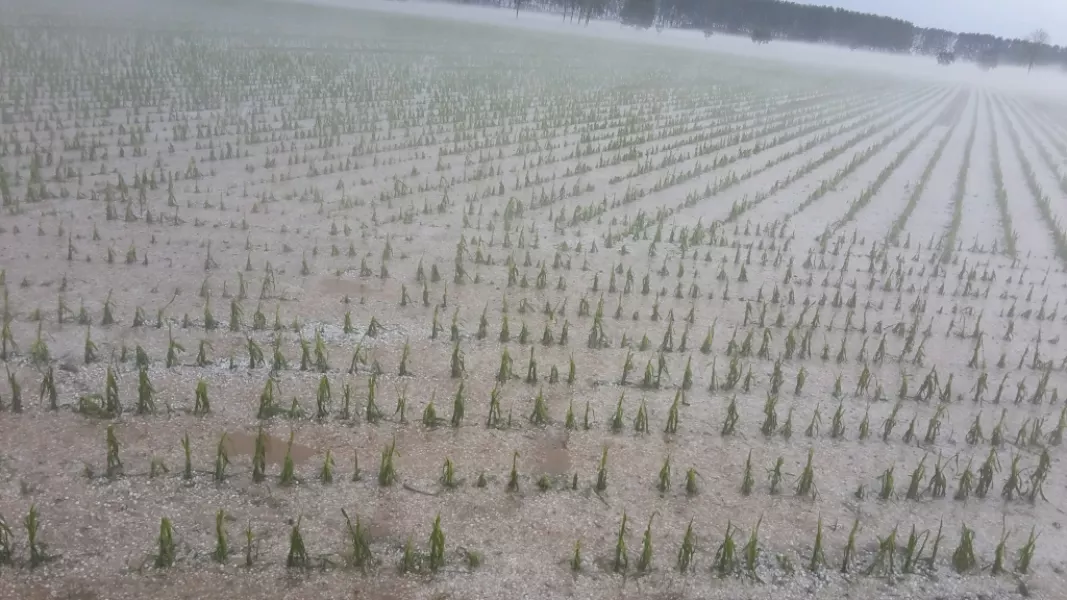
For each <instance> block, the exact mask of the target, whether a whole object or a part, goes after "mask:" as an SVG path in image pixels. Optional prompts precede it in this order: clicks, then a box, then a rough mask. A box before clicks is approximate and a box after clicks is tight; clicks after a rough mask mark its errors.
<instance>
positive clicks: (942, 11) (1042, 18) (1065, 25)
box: [796, 0, 1067, 45]
mask: <svg viewBox="0 0 1067 600" xmlns="http://www.w3.org/2000/svg"><path fill="white" fill-rule="evenodd" d="M796 1H799V2H804V3H806V4H822V5H829V6H839V7H841V8H846V9H849V10H855V11H860V12H869V13H875V14H880V15H886V16H890V17H897V18H900V19H906V20H908V21H911V22H912V23H915V24H916V25H918V26H920V27H940V28H942V29H948V30H950V31H963V32H978V33H991V34H993V35H999V36H1002V37H1025V36H1026V35H1027V34H1028V33H1029V32H1031V31H1033V30H1034V29H1037V28H1038V27H1041V28H1044V29H1045V31H1047V32H1049V35H1051V36H1052V43H1053V44H1060V45H1064V44H1067V2H1064V1H1063V0H796Z"/></svg>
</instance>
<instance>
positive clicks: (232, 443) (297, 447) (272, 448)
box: [226, 432, 319, 465]
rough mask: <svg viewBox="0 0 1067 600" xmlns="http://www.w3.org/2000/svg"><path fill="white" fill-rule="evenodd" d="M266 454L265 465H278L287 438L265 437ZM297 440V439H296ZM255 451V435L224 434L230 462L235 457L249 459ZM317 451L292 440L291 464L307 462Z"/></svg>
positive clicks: (282, 457) (282, 458)
mask: <svg viewBox="0 0 1067 600" xmlns="http://www.w3.org/2000/svg"><path fill="white" fill-rule="evenodd" d="M266 437H267V444H266V446H267V447H266V453H267V463H268V464H272V465H280V464H282V461H284V460H285V452H286V449H287V447H288V445H289V437H288V436H286V437H285V439H280V438H277V437H274V436H272V435H269V434H268V435H267V436H266ZM297 439H299V438H297ZM255 451H256V436H255V434H247V433H243V432H227V433H226V452H228V453H229V455H230V460H233V459H234V458H236V457H237V456H248V457H251V456H252V455H253V454H255ZM318 453H319V451H318V450H316V449H315V448H312V447H311V446H304V445H302V444H300V443H299V442H297V441H296V440H295V439H294V440H293V450H292V455H293V463H294V464H297V465H299V464H302V463H305V462H307V460H308V459H309V458H311V457H312V456H315V455H316V454H318Z"/></svg>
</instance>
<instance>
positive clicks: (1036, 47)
mask: <svg viewBox="0 0 1067 600" xmlns="http://www.w3.org/2000/svg"><path fill="white" fill-rule="evenodd" d="M1049 39H1050V38H1049V34H1048V32H1047V31H1045V30H1044V29H1035V30H1033V31H1032V32H1030V35H1028V36H1026V41H1027V43H1028V44H1029V47H1028V49H1027V56H1028V57H1029V63H1028V64H1027V66H1026V72H1027V73H1029V72H1030V71H1032V70H1033V68H1034V63H1035V62H1037V56H1038V54H1039V53H1040V52H1041V50H1042V48H1043V47H1044V46H1047V45H1048V43H1049Z"/></svg>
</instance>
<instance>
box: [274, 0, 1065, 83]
mask: <svg viewBox="0 0 1067 600" xmlns="http://www.w3.org/2000/svg"><path fill="white" fill-rule="evenodd" d="M276 1H283V2H293V1H297V0H276ZM305 1H306V2H307V3H310V4H318V5H322V6H333V7H342V8H347V9H353V10H371V11H378V12H385V13H393V14H402V15H410V16H418V17H424V18H431V19H451V20H460V21H466V22H470V23H479V24H484V25H488V26H494V27H514V28H520V29H524V30H527V31H537V32H543V33H546V34H554V35H580V36H586V37H590V38H598V39H603V40H610V41H613V42H625V43H634V44H656V45H661V46H671V47H677V48H686V49H690V50H694V51H697V52H711V53H719V54H729V55H736V56H739V57H744V58H746V59H751V60H757V61H771V62H776V63H782V64H787V65H789V64H793V65H797V66H800V67H809V68H810V67H819V68H821V69H835V70H841V71H842V75H843V76H844V75H846V74H847V73H848V72H850V71H851V72H855V71H862V72H865V73H882V74H886V75H891V76H897V77H904V78H911V79H916V80H925V81H931V82H941V83H944V82H954V83H965V84H970V85H974V86H977V87H981V88H989V89H996V90H1001V91H1017V92H1023V93H1026V94H1028V95H1039V96H1050V97H1065V96H1067V73H1064V72H1062V71H1061V70H1058V69H1055V68H1040V69H1034V71H1033V72H1029V73H1028V72H1027V70H1026V69H1025V68H1022V67H1014V66H1008V65H1002V66H1000V67H998V68H996V69H993V70H991V71H983V70H981V69H980V68H979V67H978V66H977V65H975V64H973V63H970V62H958V63H956V64H954V65H951V66H947V67H946V66H941V65H938V64H937V62H936V61H935V60H934V59H933V58H932V57H928V56H909V55H898V54H888V53H875V52H868V51H863V50H849V49H847V48H840V47H835V46H830V45H824V44H809V43H801V42H792V41H780V40H775V41H774V42H773V43H771V44H767V45H762V46H759V45H756V44H753V43H752V41H751V40H749V39H748V38H747V37H742V36H732V35H718V34H717V35H713V36H711V37H710V38H705V37H704V34H703V33H702V32H701V31H698V30H695V29H664V30H662V31H656V30H655V29H646V30H639V29H635V28H633V27H626V26H623V25H621V24H620V23H619V22H618V21H617V20H597V19H594V20H590V21H589V24H588V25H585V24H578V23H577V22H573V23H572V22H570V20H568V21H567V22H563V21H562V16H561V15H560V14H558V13H548V12H538V11H536V10H522V11H520V12H519V14H518V16H516V14H515V11H514V10H513V9H510V8H492V7H486V6H471V5H462V4H453V3H443V2H424V1H420V0H407V1H388V0H305Z"/></svg>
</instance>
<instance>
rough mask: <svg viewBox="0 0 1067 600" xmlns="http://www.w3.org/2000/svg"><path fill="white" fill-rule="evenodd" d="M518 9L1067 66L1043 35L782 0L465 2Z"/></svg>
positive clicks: (1061, 50)
mask: <svg viewBox="0 0 1067 600" xmlns="http://www.w3.org/2000/svg"><path fill="white" fill-rule="evenodd" d="M467 1H468V2H474V3H483V4H494V5H501V4H502V3H506V2H511V6H513V7H514V8H515V9H516V11H518V10H519V9H520V8H533V9H541V10H551V11H555V12H562V13H563V18H564V20H566V19H568V18H570V19H571V20H572V21H574V20H578V21H582V20H584V21H586V22H588V20H589V19H590V18H615V19H618V20H619V21H620V22H622V23H623V24H624V25H629V26H633V27H637V28H650V27H656V28H657V29H662V28H678V29H697V30H700V31H703V32H704V34H705V35H708V36H710V35H713V34H716V33H727V34H735V35H747V36H751V38H752V40H753V41H754V42H763V43H766V42H770V41H773V40H795V41H803V42H815V43H822V44H833V45H838V46H845V47H848V48H852V49H864V50H874V51H880V52H895V53H913V54H921V55H927V56H931V57H937V58H938V59H939V61H940V62H943V63H950V62H953V61H955V60H967V61H972V62H975V63H977V64H979V65H980V66H982V67H984V68H992V67H996V66H997V65H1000V64H1011V65H1022V66H1028V67H1033V66H1041V65H1059V66H1061V67H1063V68H1065V69H1067V48H1065V47H1060V46H1057V45H1051V44H1050V43H1049V36H1048V34H1047V33H1045V32H1044V31H1043V30H1040V29H1039V30H1036V31H1034V32H1033V33H1032V34H1030V35H1029V36H1027V37H1026V38H1025V39H1018V38H1015V39H1012V38H1002V37H998V36H994V35H990V34H986V33H960V32H953V31H948V30H945V29H937V28H928V27H919V26H917V25H915V24H914V23H911V22H910V21H906V20H903V19H896V18H892V17H886V16H881V15H875V14H870V13H862V12H856V11H851V10H845V9H842V8H832V7H828V6H814V5H809V4H798V3H795V2H784V1H781V0H536V1H535V0H467Z"/></svg>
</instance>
